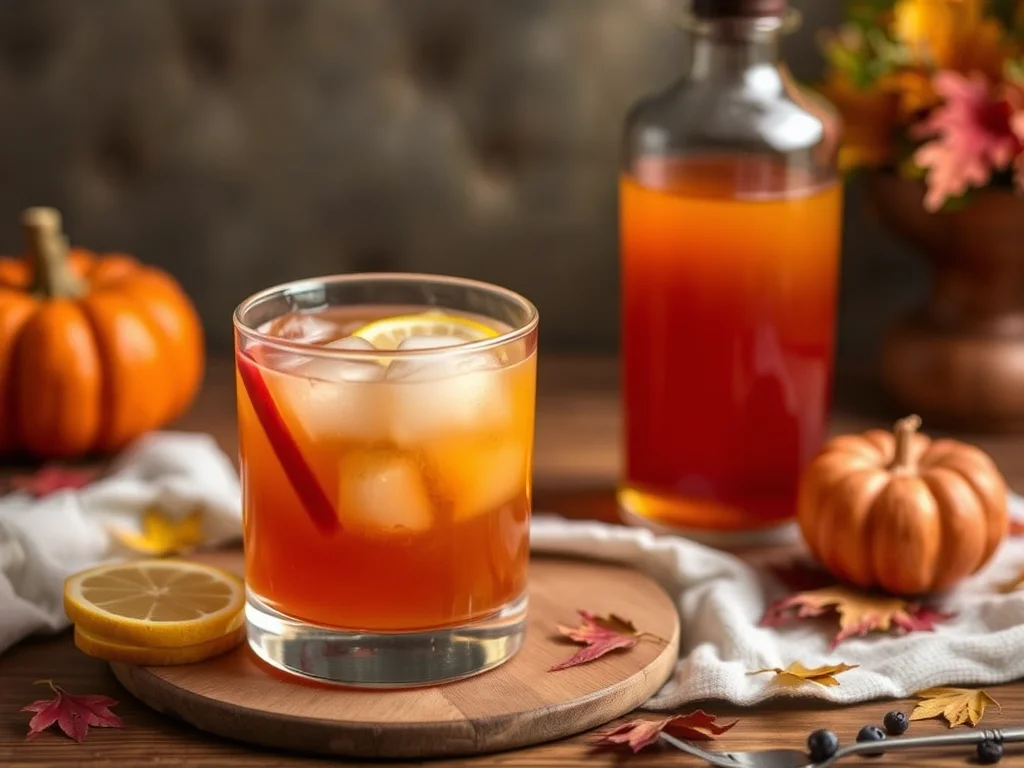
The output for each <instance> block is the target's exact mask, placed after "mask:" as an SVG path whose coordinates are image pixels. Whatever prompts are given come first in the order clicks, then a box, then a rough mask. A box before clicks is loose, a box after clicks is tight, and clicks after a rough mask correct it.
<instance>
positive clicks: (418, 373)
mask: <svg viewBox="0 0 1024 768" xmlns="http://www.w3.org/2000/svg"><path fill="white" fill-rule="evenodd" d="M387 378H388V380H389V383H390V384H391V386H390V387H389V389H390V390H391V391H390V401H391V435H392V437H393V438H394V439H395V440H396V441H398V442H399V443H401V444H405V445H408V444H412V443H416V442H420V441H423V440H428V439H430V438H433V437H437V436H439V435H444V434H448V433H450V432H464V431H466V430H472V429H477V428H481V427H488V426H493V427H500V426H502V425H505V424H507V423H508V422H509V421H510V420H511V418H512V401H511V397H510V393H509V391H508V383H507V382H506V380H505V377H504V375H503V373H502V371H501V370H500V366H499V364H498V361H497V359H496V358H495V357H494V356H493V355H491V354H489V353H478V354H473V355H448V356H446V357H444V358H440V357H439V358H433V357H432V356H431V357H430V358H429V359H426V360H423V359H418V360H415V361H413V360H397V361H395V362H393V363H391V365H390V366H389V367H388V371H387Z"/></svg>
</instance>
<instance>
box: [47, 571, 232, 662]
mask: <svg viewBox="0 0 1024 768" xmlns="http://www.w3.org/2000/svg"><path fill="white" fill-rule="evenodd" d="M244 604H245V585H244V584H243V583H242V580H241V579H239V578H238V577H237V576H234V575H233V574H230V573H228V572H227V571H223V570H221V569H220V568H214V567H213V566H209V565H203V564H201V563H192V562H187V561H184V560H139V561H134V562H126V563H114V564H110V565H101V566H98V567H96V568H91V569H89V570H87V571H82V572H81V573H76V574H74V575H73V576H69V577H68V578H67V580H65V582H64V611H65V612H66V613H67V615H68V618H69V619H71V621H72V622H74V624H75V625H76V627H80V628H81V629H82V630H84V632H85V633H86V634H87V635H88V636H90V637H94V638H100V639H102V640H106V641H107V642H108V643H122V644H128V645H134V646H145V647H149V648H152V647H156V648H179V647H182V646H194V645H197V644H200V643H206V642H209V641H211V640H215V639H217V638H220V637H223V636H224V635H228V634H231V633H233V632H236V631H237V630H238V629H239V627H241V626H243V624H244V621H245V619H244V615H243V612H242V609H243V607H244Z"/></svg>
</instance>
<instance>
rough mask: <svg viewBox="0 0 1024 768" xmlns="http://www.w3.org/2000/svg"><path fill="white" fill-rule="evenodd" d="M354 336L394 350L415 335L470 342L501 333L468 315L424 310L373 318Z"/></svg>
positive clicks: (382, 348)
mask: <svg viewBox="0 0 1024 768" xmlns="http://www.w3.org/2000/svg"><path fill="white" fill-rule="evenodd" d="M352 335H353V336H358V337H359V338H361V339H366V340H367V341H368V342H370V343H371V344H373V346H375V347H376V348H377V349H380V350H384V351H392V350H396V349H398V345H399V344H401V343H402V342H403V341H405V340H406V339H408V338H411V337H413V336H429V337H443V338H454V339H458V340H460V341H463V342H470V341H480V340H481V339H490V338H494V337H495V336H497V335H498V332H497V331H496V330H494V329H493V328H491V327H490V326H487V325H484V324H483V323H480V322H477V321H476V320H470V319H469V318H467V317H459V316H458V315H447V314H444V313H442V312H423V313H422V314H418V315H395V316H394V317H385V318H382V319H380V320H374V321H373V322H372V323H367V324H366V325H364V326H363V327H362V328H360V329H359V330H357V331H355V332H354V333H353V334H352Z"/></svg>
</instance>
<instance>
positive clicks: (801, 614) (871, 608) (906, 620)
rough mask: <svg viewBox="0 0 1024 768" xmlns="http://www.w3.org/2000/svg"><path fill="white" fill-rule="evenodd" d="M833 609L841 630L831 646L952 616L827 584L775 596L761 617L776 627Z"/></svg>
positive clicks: (926, 626)
mask: <svg viewBox="0 0 1024 768" xmlns="http://www.w3.org/2000/svg"><path fill="white" fill-rule="evenodd" d="M829 613H834V614H836V615H838V617H839V632H838V633H837V634H836V636H835V638H834V639H833V640H832V644H831V645H830V646H829V649H830V650H831V649H833V648H835V647H836V646H837V645H839V644H840V643H841V642H843V640H846V639H847V638H850V637H863V636H865V635H867V634H868V633H869V632H889V631H891V630H893V629H900V630H903V631H904V632H920V631H924V632H930V631H932V630H934V629H935V624H936V623H938V622H941V621H946V620H947V619H951V618H953V614H947V613H940V612H938V611H935V610H932V609H931V608H927V607H925V606H922V605H919V604H917V603H910V602H907V601H906V600H902V599H900V598H898V597H887V596H885V595H869V594H865V593H862V592H857V591H855V590H852V589H850V588H848V587H826V588H824V589H815V590H811V591H809V592H798V593H797V594H795V595H790V596H789V597H786V598H783V599H781V600H776V601H775V602H774V603H772V604H771V605H769V606H768V610H767V611H765V614H764V616H763V617H762V619H761V626H762V627H776V626H779V625H780V624H783V623H785V622H786V621H789V620H790V619H794V618H795V619H807V618H814V617H818V616H824V615H826V614H829Z"/></svg>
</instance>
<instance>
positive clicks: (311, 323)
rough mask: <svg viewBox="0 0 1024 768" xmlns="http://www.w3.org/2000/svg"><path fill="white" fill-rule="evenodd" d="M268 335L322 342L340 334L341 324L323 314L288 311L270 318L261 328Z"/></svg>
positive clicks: (315, 342) (309, 342)
mask: <svg viewBox="0 0 1024 768" xmlns="http://www.w3.org/2000/svg"><path fill="white" fill-rule="evenodd" d="M262 330H263V332H264V333H266V334H268V335H270V336H276V337H277V338H279V339H288V340H289V341H301V342H304V343H306V344H322V343H323V342H325V341H330V340H332V339H337V338H338V337H339V336H342V335H343V333H342V330H341V326H339V325H338V324H337V323H335V322H332V321H330V320H328V319H326V318H325V317H323V315H315V314H304V313H301V312H289V313H288V314H286V315H281V316H280V317H277V318H274V319H273V320H271V321H270V322H269V323H268V324H267V325H266V326H264V328H263V329H262Z"/></svg>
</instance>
